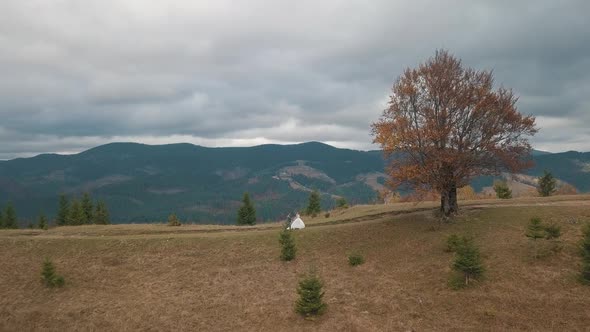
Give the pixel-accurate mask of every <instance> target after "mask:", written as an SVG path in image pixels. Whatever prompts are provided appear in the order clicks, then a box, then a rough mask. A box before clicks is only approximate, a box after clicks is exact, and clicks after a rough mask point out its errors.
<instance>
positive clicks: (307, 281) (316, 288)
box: [295, 271, 327, 317]
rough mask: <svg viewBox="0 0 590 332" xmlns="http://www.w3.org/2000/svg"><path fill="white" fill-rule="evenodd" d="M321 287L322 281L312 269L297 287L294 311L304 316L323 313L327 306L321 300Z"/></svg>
mask: <svg viewBox="0 0 590 332" xmlns="http://www.w3.org/2000/svg"><path fill="white" fill-rule="evenodd" d="M323 287H324V285H323V283H322V281H321V280H320V278H319V277H318V276H317V274H316V273H315V272H314V271H312V272H310V273H308V275H307V276H305V277H304V278H303V279H302V280H301V281H300V282H299V286H298V287H297V294H299V299H298V300H297V302H296V303H295V311H296V312H297V313H298V314H301V315H303V316H305V317H310V316H318V315H321V314H323V313H324V312H325V311H326V308H327V304H326V303H324V301H323V297H324V292H323V290H322V289H323Z"/></svg>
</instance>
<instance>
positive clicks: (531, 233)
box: [525, 217, 546, 258]
mask: <svg viewBox="0 0 590 332" xmlns="http://www.w3.org/2000/svg"><path fill="white" fill-rule="evenodd" d="M525 235H526V237H528V238H530V239H533V243H534V246H535V258H538V257H539V250H538V246H537V239H542V238H544V237H545V236H546V233H545V228H544V227H543V224H542V222H541V218H538V217H534V218H531V220H530V222H529V224H528V226H527V230H526V233H525Z"/></svg>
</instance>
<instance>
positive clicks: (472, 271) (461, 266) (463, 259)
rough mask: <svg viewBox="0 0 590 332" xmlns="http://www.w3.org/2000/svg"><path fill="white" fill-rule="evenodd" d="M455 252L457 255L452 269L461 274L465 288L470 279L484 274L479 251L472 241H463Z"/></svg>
mask: <svg viewBox="0 0 590 332" xmlns="http://www.w3.org/2000/svg"><path fill="white" fill-rule="evenodd" d="M456 250H457V253H456V255H455V261H454V262H453V269H455V271H459V272H461V273H463V276H464V278H465V286H467V285H469V281H470V280H471V279H477V278H478V277H480V276H481V275H482V274H483V272H484V268H483V265H482V263H481V257H480V255H479V249H478V248H477V247H476V246H475V245H474V244H473V242H472V241H465V242H463V243H462V244H461V245H460V246H458V247H457V249H456Z"/></svg>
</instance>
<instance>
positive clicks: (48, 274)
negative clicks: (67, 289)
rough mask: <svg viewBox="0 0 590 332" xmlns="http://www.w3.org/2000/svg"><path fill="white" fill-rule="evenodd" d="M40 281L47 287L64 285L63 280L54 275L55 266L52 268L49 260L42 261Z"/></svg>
mask: <svg viewBox="0 0 590 332" xmlns="http://www.w3.org/2000/svg"><path fill="white" fill-rule="evenodd" d="M41 281H42V282H43V283H44V284H45V286H47V287H61V286H63V285H64V284H65V280H64V278H63V277H62V276H59V275H57V274H56V273H55V266H53V262H51V260H50V259H49V258H45V260H44V261H43V269H42V270H41Z"/></svg>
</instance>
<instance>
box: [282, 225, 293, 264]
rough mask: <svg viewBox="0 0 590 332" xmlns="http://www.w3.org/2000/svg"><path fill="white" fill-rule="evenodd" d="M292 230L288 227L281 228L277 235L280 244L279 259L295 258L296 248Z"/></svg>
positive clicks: (289, 259)
mask: <svg viewBox="0 0 590 332" xmlns="http://www.w3.org/2000/svg"><path fill="white" fill-rule="evenodd" d="M291 232H292V231H291V230H289V229H283V230H282V231H281V234H280V235H279V244H280V245H281V260H283V261H287V262H288V261H292V260H293V259H295V255H296V254H297V248H296V247H295V239H294V238H293V234H292V233H291Z"/></svg>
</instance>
